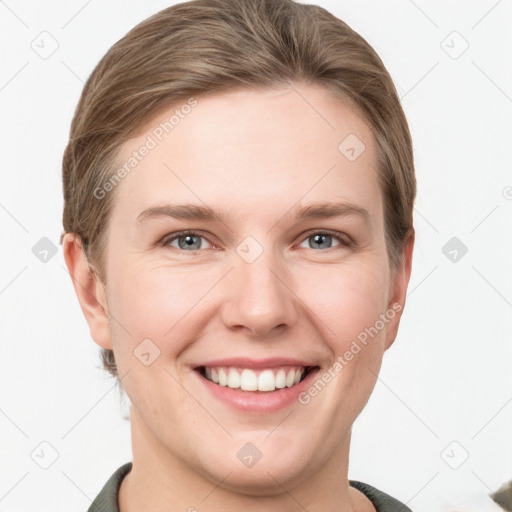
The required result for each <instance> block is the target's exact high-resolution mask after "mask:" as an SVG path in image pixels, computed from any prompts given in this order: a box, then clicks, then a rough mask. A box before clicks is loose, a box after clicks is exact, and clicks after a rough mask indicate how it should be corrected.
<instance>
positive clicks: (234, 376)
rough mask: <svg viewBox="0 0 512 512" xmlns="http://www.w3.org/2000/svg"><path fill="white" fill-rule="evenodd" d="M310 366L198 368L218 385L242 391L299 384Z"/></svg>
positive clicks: (270, 389)
mask: <svg viewBox="0 0 512 512" xmlns="http://www.w3.org/2000/svg"><path fill="white" fill-rule="evenodd" d="M311 368H312V367H307V366H282V367H276V368H267V369H261V370H253V369H250V368H240V367H233V366H219V367H208V366H202V367H200V368H198V369H199V372H200V373H201V375H202V376H203V377H204V378H205V379H207V380H209V381H210V382H213V383H214V384H218V385H219V386H224V387H228V388H231V389H238V390H242V391H266V392H269V391H275V390H276V389H283V388H291V387H293V386H295V385H297V384H299V383H300V382H301V381H302V380H303V379H304V378H305V377H306V375H307V374H308V372H309V370H310V369H311Z"/></svg>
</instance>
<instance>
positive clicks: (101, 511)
mask: <svg viewBox="0 0 512 512" xmlns="http://www.w3.org/2000/svg"><path fill="white" fill-rule="evenodd" d="M131 469H132V463H131V462H127V463H126V464H123V465H122V466H121V467H120V468H119V469H117V470H116V471H115V472H114V473H113V474H112V476H111V477H110V478H109V479H108V480H107V483H106V484H105V485H104V486H103V488H102V489H101V491H100V493H99V494H98V496H96V498H95V499H94V501H93V502H92V503H91V506H90V507H89V509H88V511H87V512H119V505H118V501H117V498H118V495H119V489H120V487H121V482H122V481H123V478H124V477H125V476H126V475H127V474H128V473H129V472H130V471H131Z"/></svg>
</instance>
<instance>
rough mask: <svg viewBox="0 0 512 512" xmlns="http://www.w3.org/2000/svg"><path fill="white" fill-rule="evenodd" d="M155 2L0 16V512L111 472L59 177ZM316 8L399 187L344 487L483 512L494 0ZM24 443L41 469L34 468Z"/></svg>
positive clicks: (501, 470)
mask: <svg viewBox="0 0 512 512" xmlns="http://www.w3.org/2000/svg"><path fill="white" fill-rule="evenodd" d="M171 3H173V2H168V1H166V2H164V1H157V0H152V1H146V2H140V1H139V2H136V1H134V0H130V1H121V0H116V1H109V2H100V1H99V0H90V1H89V2H87V1H85V0H73V1H66V2H65V1H63V0H61V1H45V2H38V1H36V0H30V1H29V0H26V1H24V2H22V1H16V0H5V1H1V2H0V48H1V51H2V66H1V70H0V101H1V109H2V113H1V118H2V123H1V125H0V141H1V158H0V162H1V173H2V176H1V179H2V182H1V188H0V222H1V230H2V251H1V252H0V255H1V265H0V269H1V271H0V305H1V308H2V323H1V325H2V336H1V347H2V352H1V357H0V364H1V387H0V429H1V432H2V436H1V446H0V447H1V457H0V470H1V475H0V511H4V512H6V511H33V510H38V511H40V512H42V511H53V512H58V511H63V512H64V511H73V510H76V511H85V510H87V508H88V506H89V504H90V502H91V500H92V499H93V498H94V497H95V496H96V495H97V493H98V492H99V490H100V489H101V487H102V486H103V485H104V483H105V482H106V480H107V479H108V477H110V475H111V474H112V473H113V472H114V471H115V470H116V469H117V468H118V467H119V466H120V465H122V464H123V463H125V462H128V461H130V460H131V446H130V430H129V423H128V421H126V420H125V419H123V418H122V416H123V415H125V414H126V413H127V411H128V409H127V405H126V404H124V405H122V404H120V395H119V393H118V392H117V390H116V388H115V387H114V381H113V380H112V379H111V378H109V376H108V375H107V374H106V373H105V372H104V371H103V370H102V369H101V368H100V361H99V357H98V356H99V347H97V345H96V344H95V343H94V342H93V341H92V340H91V338H90V336H89V332H88V328H87V324H86V322H85V319H84V318H83V315H82V312H81V310H80V308H79V304H78V301H77V299H76V296H75V294H74V290H73V287H72V283H71V279H70V277H69V275H68V273H67V271H66V269H65V265H64V260H63V257H62V248H61V246H60V245H59V236H60V233H61V230H62V225H61V216H62V192H61V189H62V186H61V175H60V173H61V168H60V164H61V158H62V153H63V150H64V147H65V145H66V142H67V136H68V133H69V126H70V122H71V118H72V115H73V111H74V108H75V106H76V103H77V101H78V98H79V95H80V92H81V89H82V86H83V82H84V81H85V80H86V78H87V77H88V75H89V74H90V73H91V71H92V69H93V67H94V66H95V65H96V63H97V62H98V61H99V60H100V58H101V57H102V56H103V54H104V53H105V52H106V51H107V50H108V48H109V47H110V46H111V45H112V44H113V43H114V42H116V41H117V40H118V39H119V38H120V37H122V36H123V35H124V34H125V33H126V32H127V31H128V30H129V29H131V28H132V27H133V26H134V25H135V24H137V23H138V22H140V21H142V20H143V19H144V18H146V17H147V16H149V15H151V14H153V13H155V12H157V11H158V10H160V9H162V8H164V7H166V6H168V5H171ZM317 3H318V4H319V5H321V6H323V7H325V8H327V9H328V10H330V11H331V12H332V13H333V14H335V15H336V16H338V17H339V18H341V19H343V20H344V21H346V22H347V23H348V24H349V25H350V26H351V27H352V28H354V29H355V30H356V31H357V32H359V33H360V34H361V35H362V36H363V37H364V38H366V39H367V41H368V42H369V43H370V44H371V45H372V46H373V47H374V48H375V50H376V51H377V53H378V54H379V55H380V56H381V58H382V59H383V61H384V63H385V65H386V67H387V68H388V70H389V72H390V73H391V75H392V77H393V79H394V80H395V83H396V85H397V88H398V91H399V93H400V96H401V100H402V104H403V107H404V110H405V112H406V115H407V117H408V120H409V123H410V128H411V131H412V136H413V140H414V149H415V161H416V172H417V179H418V199H417V202H416V208H415V227H416V233H417V238H416V247H415V252H414V264H413V274H412V278H411V284H410V288H409V295H408V299H407V305H406V308H405V313H404V317H403V320H402V325H401V329H400V331H399V335H398V338H397V340H396V342H395V344H394V345H393V346H392V348H391V349H390V350H389V351H388V352H387V353H386V355H385V358H384V363H383V367H382V371H381V374H380V378H379V380H378V382H377V385H376V388H375V391H374V394H373V395H372V397H371V399H370V402H369V403H368V405H367V407H366V408H365V410H364V411H363V413H362V414H361V416H360V417H359V418H358V419H357V420H356V423H355V425H354V429H353V444H352V451H351V462H350V470H349V478H352V479H356V480H362V481H364V482H367V483H370V484H371V485H374V486H376V487H377V488H379V489H381V490H383V491H385V492H387V493H389V494H391V495H392V496H395V497H396V498H398V499H400V500H401V501H403V502H405V503H407V504H408V505H409V506H410V507H411V508H412V509H413V510H415V511H416V512H427V511H428V512H433V511H440V512H444V511H464V512H469V511H476V510H478V511H479V512H485V511H492V510H498V508H497V506H496V505H494V504H493V503H492V502H491V501H490V499H489V498H488V497H487V495H488V494H489V493H490V492H491V491H494V490H496V489H497V488H498V487H499V486H500V485H501V484H503V483H504V482H505V481H507V480H510V479H512V441H511V435H510V431H511V430H510V427H511V425H512V386H511V381H512V377H511V375H512V371H511V368H512V344H511V343H510V338H511V335H510V332H511V328H512V317H511V312H512V279H511V277H512V271H511V268H512V257H511V256H512V236H511V233H512V230H511V225H512V222H511V221H512V200H511V199H512V188H511V187H512V173H511V163H512V139H511V136H512V64H511V63H512V58H511V57H512V55H511V51H510V49H511V48H512V36H511V33H512V31H511V30H510V27H511V26H512V1H510V0H501V1H496V0H482V1H454V0H451V1H441V0H438V1H426V0H416V1H415V2H413V1H411V0H394V1H385V2H384V1H382V0H371V1H370V0H363V1H362V0H347V1H334V0H332V1H326V0H325V1H318V2H317ZM42 31H47V32H48V33H49V34H51V37H53V38H54V39H55V41H57V43H58V48H57V50H56V51H55V52H54V53H53V54H52V55H51V56H49V57H48V58H47V59H42V58H41V57H40V56H39V55H38V54H37V53H36V52H35V51H34V50H33V49H32V47H31V43H32V42H33V41H36V42H37V41H40V39H38V37H39V38H40V37H46V38H48V36H47V35H45V36H39V35H40V33H41V32H42ZM454 31H456V32H458V33H459V34H460V35H457V34H453V32H454ZM462 38H463V39H462ZM464 40H465V41H467V44H469V47H468V48H467V50H466V51H464V53H462V54H461V55H460V56H458V58H453V57H455V56H457V55H458V53H460V52H461V50H463V49H464V45H465V44H466V43H464ZM443 41H444V42H443ZM39 44H40V43H39ZM48 44H51V40H49V39H47V40H46V48H48V47H49V46H48ZM32 45H34V43H32ZM450 54H451V55H450ZM454 236H455V237H457V238H459V239H460V240H461V241H462V242H463V243H464V244H465V245H466V246H467V248H468V252H467V254H465V255H464V256H463V257H461V258H459V259H458V261H456V262H452V261H450V259H448V258H447V257H446V256H445V255H444V254H443V252H442V247H443V246H444V245H445V244H446V243H447V242H448V240H449V239H451V238H452V237H454ZM42 237H47V238H49V239H50V240H51V241H52V242H53V243H54V244H55V245H56V246H57V251H58V252H57V254H56V255H55V256H54V257H52V258H51V259H50V260H49V261H47V262H46V263H43V262H41V261H40V260H39V259H38V258H36V256H35V255H34V254H33V252H32V248H33V246H34V245H35V244H36V243H37V242H38V241H39V240H40V239H41V238H42ZM43 441H45V442H47V443H49V444H50V445H51V446H52V447H53V449H54V450H56V452H57V453H58V458H57V460H56V461H55V462H54V463H53V464H52V465H51V466H50V467H49V468H48V469H42V468H41V467H40V466H39V465H38V464H37V463H36V460H38V461H39V463H41V464H44V463H45V461H46V463H47V464H48V463H50V462H51V457H52V449H51V448H50V447H49V446H48V445H46V444H45V445H43V446H40V443H41V442H43ZM454 441H455V442H456V443H455V444H453V442H454ZM451 443H452V444H451ZM447 447H448V448H447ZM34 450H35V452H34ZM466 452H467V453H466ZM31 454H32V457H31ZM35 454H39V455H40V457H39V459H38V458H37V457H36V455H35ZM42 454H44V455H42ZM466 456H468V458H467V460H465V461H464V458H465V457H466ZM463 461H464V462H463ZM450 465H451V466H458V465H460V467H458V469H454V468H452V467H450Z"/></svg>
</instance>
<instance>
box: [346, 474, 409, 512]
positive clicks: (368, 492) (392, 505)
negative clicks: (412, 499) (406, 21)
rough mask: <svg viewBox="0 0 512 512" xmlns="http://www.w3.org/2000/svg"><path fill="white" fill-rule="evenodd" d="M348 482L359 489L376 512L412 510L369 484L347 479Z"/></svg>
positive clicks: (404, 511) (405, 511)
mask: <svg viewBox="0 0 512 512" xmlns="http://www.w3.org/2000/svg"><path fill="white" fill-rule="evenodd" d="M348 482H349V484H350V485H351V486H352V487H354V488H356V489H357V490H358V491H361V492H362V493H363V494H364V495H365V496H366V497H367V498H368V499H369V500H370V501H371V502H372V505H373V506H374V507H375V509H376V511H377V512H412V510H411V509H410V508H409V507H407V506H406V505H404V504H403V503H402V502H400V501H398V500H397V499H395V498H393V497H392V496H390V495H389V494H386V493H385V492H382V491H380V490H379V489H376V488H375V487H372V486H371V485H369V484H365V483H364V482H359V481H357V480H349V481H348Z"/></svg>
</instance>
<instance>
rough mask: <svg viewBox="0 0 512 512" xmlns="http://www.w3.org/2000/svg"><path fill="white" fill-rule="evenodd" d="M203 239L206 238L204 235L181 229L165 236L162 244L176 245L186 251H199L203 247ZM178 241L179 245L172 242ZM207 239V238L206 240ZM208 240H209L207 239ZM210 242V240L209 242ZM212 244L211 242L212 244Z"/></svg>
mask: <svg viewBox="0 0 512 512" xmlns="http://www.w3.org/2000/svg"><path fill="white" fill-rule="evenodd" d="M201 240H206V238H205V237H204V236H201V235H199V234H198V233H196V232H194V231H180V232H178V233H173V234H172V235H171V236H169V237H167V238H165V239H164V240H163V241H162V245H164V246H171V247H175V248H176V249H182V250H184V251H189V252H192V251H198V250H199V249H201V246H202V243H201ZM175 241H176V242H177V243H178V246H177V247H176V245H172V244H171V243H172V242H175ZM206 241H207V240H206ZM207 242H208V241H207ZM208 243H210V242H208ZM210 245H211V244H210Z"/></svg>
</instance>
